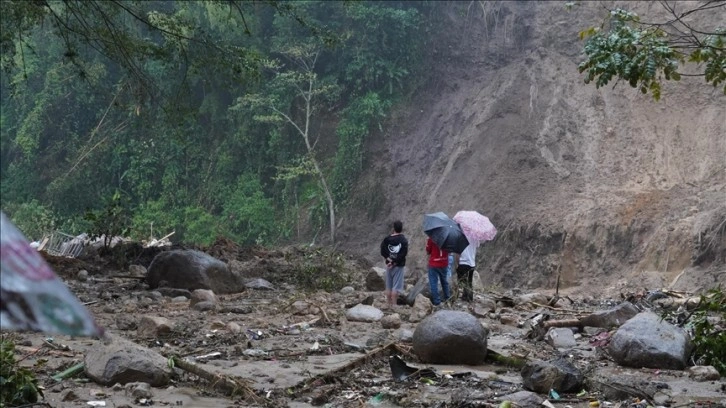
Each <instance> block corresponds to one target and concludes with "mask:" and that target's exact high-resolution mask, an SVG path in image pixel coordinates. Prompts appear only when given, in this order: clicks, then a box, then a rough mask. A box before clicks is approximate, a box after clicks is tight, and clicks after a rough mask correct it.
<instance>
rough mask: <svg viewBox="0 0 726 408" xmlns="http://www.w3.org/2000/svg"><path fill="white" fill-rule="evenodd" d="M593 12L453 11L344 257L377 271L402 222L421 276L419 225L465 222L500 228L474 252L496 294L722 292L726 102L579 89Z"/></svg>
mask: <svg viewBox="0 0 726 408" xmlns="http://www.w3.org/2000/svg"><path fill="white" fill-rule="evenodd" d="M628 4H630V3H628ZM609 5H610V6H612V3H609ZM659 7H660V6H659V5H658V4H657V3H650V2H643V3H640V4H638V5H637V7H636V11H638V12H639V13H642V14H643V15H646V14H648V13H651V14H652V13H657V12H659V11H660V9H659ZM603 13H604V9H603V8H602V7H601V4H599V3H595V2H582V3H581V4H580V5H579V6H578V7H575V9H574V10H572V11H570V12H568V11H566V10H565V8H564V3H563V2H471V3H468V2H452V3H449V7H447V16H446V18H447V19H448V22H449V23H450V27H451V30H450V31H449V32H448V35H444V36H442V37H441V39H440V43H438V44H436V45H435V46H432V48H431V50H430V52H431V58H433V59H434V71H433V72H432V75H431V79H430V81H428V82H427V83H426V84H424V85H423V86H422V87H421V88H420V92H418V93H417V94H415V95H413V96H412V98H411V100H410V103H409V105H408V106H407V107H406V108H405V109H402V110H400V111H398V112H396V114H395V115H393V116H392V117H391V118H390V120H389V121H388V122H387V123H386V126H385V127H384V131H383V132H382V134H381V135H380V137H379V140H376V141H375V142H374V143H370V145H369V146H368V159H367V163H366V166H367V169H368V172H367V173H368V174H367V177H366V179H365V180H363V182H362V183H360V185H359V186H358V188H359V190H358V196H357V200H356V201H357V202H358V203H359V204H358V207H357V208H356V209H354V211H351V214H346V215H344V217H343V221H342V223H341V229H340V240H341V241H342V242H341V244H340V245H341V247H342V248H343V249H346V250H349V251H352V252H354V253H358V254H361V255H363V256H365V257H367V258H369V259H370V260H371V261H374V262H380V258H379V257H378V254H377V251H378V244H379V242H380V239H381V238H382V237H383V236H384V234H386V233H387V231H388V228H389V227H388V223H389V222H390V221H392V220H393V219H396V218H400V219H402V220H403V221H404V224H405V227H407V231H406V232H407V234H408V236H409V239H410V242H411V246H412V254H411V262H410V267H409V272H410V273H411V274H416V273H418V272H422V271H423V270H424V268H425V257H424V253H423V245H424V237H425V236H424V234H423V232H421V228H420V225H421V222H422V219H423V214H424V213H427V212H433V211H439V210H441V211H445V212H447V213H449V214H450V215H453V214H454V213H455V212H456V211H458V210H460V209H473V210H478V211H480V212H482V213H484V214H486V215H488V216H489V217H490V218H491V219H492V221H493V222H494V223H495V225H496V226H497V227H498V229H499V235H498V237H497V239H496V240H495V241H493V242H490V243H487V244H485V245H484V246H483V247H482V249H480V254H479V264H480V266H479V267H478V270H479V272H480V273H481V274H482V275H483V276H486V277H487V280H486V282H487V283H489V284H491V285H498V286H501V287H514V286H518V287H549V288H554V286H555V282H556V280H557V276H558V275H560V276H561V280H562V283H563V285H564V286H567V287H571V288H577V287H582V288H583V289H592V290H598V291H611V292H615V291H618V290H620V289H621V288H623V287H624V286H625V285H630V287H631V288H650V289H652V288H659V287H663V286H668V285H670V284H671V283H674V286H673V287H674V288H680V289H689V290H694V289H698V288H700V287H704V286H712V285H713V284H715V283H717V282H724V281H726V136H725V135H726V114H725V112H726V97H725V96H724V95H723V94H722V93H721V92H720V91H719V90H718V89H714V88H712V87H710V86H707V85H705V84H704V83H703V82H702V78H692V79H685V80H683V81H682V82H681V83H669V84H667V86H666V88H665V92H664V99H663V100H661V101H660V102H654V101H653V100H652V99H651V98H650V96H644V95H641V94H639V93H637V92H636V91H635V90H633V89H632V88H630V87H629V86H627V84H619V85H618V86H616V87H612V86H608V87H606V88H603V89H600V90H597V89H595V87H594V86H591V85H590V86H587V85H584V84H583V81H582V76H581V75H580V74H579V73H578V72H577V63H578V62H579V60H580V50H581V48H582V43H580V42H579V40H578V36H577V33H578V31H579V30H581V29H582V28H584V27H586V26H588V25H595V24H598V23H599V21H601V19H602V16H603ZM711 17H713V23H714V24H716V22H719V21H721V22H722V21H725V20H726V10H716V11H715V12H714V13H713V14H712V15H711ZM674 281H675V282H674Z"/></svg>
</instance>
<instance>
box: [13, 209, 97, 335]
mask: <svg viewBox="0 0 726 408" xmlns="http://www.w3.org/2000/svg"><path fill="white" fill-rule="evenodd" d="M0 253H1V255H2V257H0V266H1V268H0V293H1V294H2V302H1V303H0V329H3V330H33V331H40V332H45V333H54V334H68V335H71V336H101V335H102V334H103V329H101V328H100V327H98V326H97V325H96V323H95V322H94V320H93V317H92V316H91V314H90V313H89V312H88V309H86V308H85V307H84V306H83V305H82V304H81V302H79V301H78V299H77V298H76V297H75V296H74V295H73V293H71V291H70V290H69V289H68V287H67V286H66V285H65V284H64V283H63V282H62V281H61V280H60V279H58V277H57V276H56V275H55V273H54V272H53V270H52V269H50V266H48V264H47V263H45V260H44V259H43V258H42V257H41V256H40V254H38V251H37V250H36V249H34V248H32V247H31V246H30V244H28V241H26V240H25V237H23V234H22V233H21V232H20V231H18V229H17V228H15V226H14V225H13V224H12V223H11V222H10V220H8V219H7V217H5V213H0Z"/></svg>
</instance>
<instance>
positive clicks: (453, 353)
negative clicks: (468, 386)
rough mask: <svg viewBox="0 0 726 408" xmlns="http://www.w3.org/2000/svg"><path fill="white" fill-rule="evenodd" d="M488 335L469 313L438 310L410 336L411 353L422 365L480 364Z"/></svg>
mask: <svg viewBox="0 0 726 408" xmlns="http://www.w3.org/2000/svg"><path fill="white" fill-rule="evenodd" d="M488 335H489V332H488V331H487V330H486V329H485V328H484V327H483V326H482V325H481V324H480V323H479V321H478V320H477V319H476V318H475V317H474V316H472V315H471V314H469V313H466V312H458V311H453V310H440V311H438V312H436V313H434V314H432V315H430V316H428V317H427V318H425V319H424V320H423V321H422V322H421V323H419V325H418V326H417V327H416V330H415V331H414V333H413V351H414V353H416V355H417V356H418V357H419V358H420V359H421V361H423V362H424V363H439V364H469V365H478V364H481V363H483V362H484V358H485V357H486V354H487V336H488Z"/></svg>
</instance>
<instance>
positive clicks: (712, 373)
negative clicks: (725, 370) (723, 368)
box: [686, 366, 721, 382]
mask: <svg viewBox="0 0 726 408" xmlns="http://www.w3.org/2000/svg"><path fill="white" fill-rule="evenodd" d="M686 372H687V373H688V376H689V377H690V378H692V379H693V380H694V381H699V382H703V381H718V380H719V379H721V375H720V374H719V373H718V370H716V367H714V366H693V367H688V368H686Z"/></svg>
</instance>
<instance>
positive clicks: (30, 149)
mask: <svg viewBox="0 0 726 408" xmlns="http://www.w3.org/2000/svg"><path fill="white" fill-rule="evenodd" d="M0 7H1V9H0V22H1V28H2V36H1V38H0V44H1V47H2V48H1V50H0V51H1V54H0V57H1V58H2V69H3V76H2V83H1V85H0V86H1V87H2V89H1V90H2V98H1V99H0V104H2V112H1V113H0V121H1V123H2V133H1V134H0V142H1V143H2V146H1V147H2V158H1V159H2V160H1V161H0V177H2V180H3V182H2V185H1V186H0V190H1V191H0V202H1V203H2V206H3V209H4V210H5V211H7V212H8V213H9V214H10V215H11V216H13V218H14V221H15V222H16V223H17V224H18V225H19V226H21V227H25V228H23V230H24V231H33V233H34V234H40V233H41V230H43V229H47V228H50V227H53V228H60V229H62V230H64V231H65V232H68V233H79V232H89V231H90V230H94V231H96V232H97V233H99V234H100V233H103V232H104V231H110V229H109V226H108V225H106V226H103V225H99V219H102V218H103V216H104V214H110V213H112V214H114V228H111V229H113V230H115V231H124V232H126V231H128V233H129V234H131V235H132V236H134V237H136V238H140V239H143V238H146V239H148V238H150V235H154V236H155V237H157V238H158V237H159V236H162V235H165V234H166V233H168V232H171V231H172V230H176V234H175V237H176V238H178V239H180V240H183V241H188V242H196V243H202V244H203V243H210V242H211V241H212V240H214V239H215V238H216V237H217V236H218V235H225V236H228V237H230V238H232V239H235V240H237V241H238V242H241V243H249V244H253V243H270V242H276V241H279V240H285V239H292V238H295V237H296V236H297V235H298V234H301V233H303V232H305V231H307V232H312V233H313V234H315V233H316V232H317V231H320V230H322V229H324V228H327V227H330V233H329V236H330V238H332V237H333V236H334V227H335V224H336V222H337V221H336V220H335V217H334V214H335V213H336V211H338V210H339V208H336V207H337V206H343V205H346V203H347V202H348V201H347V200H348V199H349V191H350V188H349V186H350V185H351V184H352V183H353V182H354V181H355V179H356V177H358V175H359V173H360V171H361V158H362V149H363V145H364V140H365V139H366V138H367V137H368V136H369V134H370V133H371V132H374V131H375V130H376V129H379V127H380V121H381V120H382V119H383V118H384V117H385V115H386V114H387V112H388V109H389V108H390V107H391V106H392V104H393V102H394V101H395V100H396V99H397V98H401V97H402V96H403V95H405V94H406V92H408V90H407V88H406V79H407V78H408V77H409V76H412V75H416V74H417V73H420V72H424V71H425V65H424V64H422V61H421V59H420V57H419V55H420V54H421V50H422V47H423V46H424V44H425V41H426V39H425V36H424V32H423V30H422V28H421V27H422V23H423V21H424V19H425V15H426V13H424V11H425V10H426V9H427V8H428V7H431V6H430V5H428V4H427V3H425V2H399V1H391V2H276V1H260V2H248V1H237V0H207V1H191V2H186V1H130V0H109V1H106V0H104V1H101V0H88V1H81V0H46V1H34V2H27V1H16V0H8V1H3V2H0ZM295 50H314V55H315V59H314V62H315V63H314V64H310V65H307V66H305V65H304V64H303V65H300V64H299V62H300V61H303V60H305V59H304V58H303V59H302V60H301V59H300V58H298V57H300V56H301V55H302V54H299V55H298V54H296V53H295ZM307 85H312V86H313V87H314V90H313V92H312V93H311V92H310V90H311V88H304V87H303V86H307ZM306 89H307V91H306ZM256 96H257V97H261V96H264V101H263V100H262V99H260V98H258V99H257V102H266V103H242V102H244V101H247V102H249V101H254V100H255V97H256ZM308 96H312V98H307V97H308ZM306 98H307V99H306ZM306 112H309V113H310V114H309V115H308V114H307V113H306ZM331 126H332V127H331ZM301 131H302V132H301ZM301 136H302V137H301ZM316 141H317V142H316ZM122 206H123V207H125V208H126V209H127V210H128V211H120V208H121V207H122ZM36 220H42V222H43V225H38V224H37V222H36ZM24 223H25V225H23V224H24ZM31 224H32V225H31ZM29 238H31V239H39V238H40V237H38V236H31V237H29Z"/></svg>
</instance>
